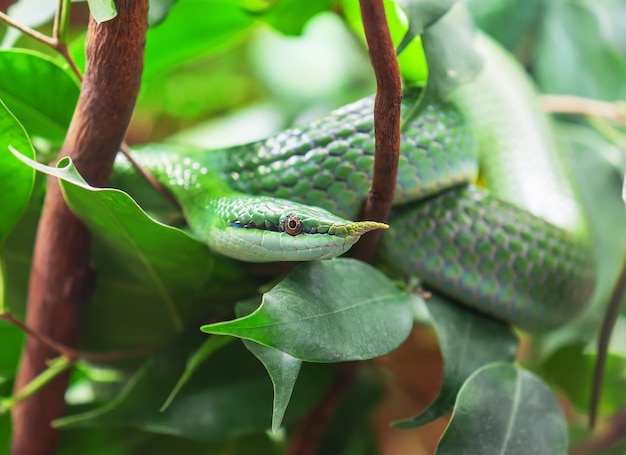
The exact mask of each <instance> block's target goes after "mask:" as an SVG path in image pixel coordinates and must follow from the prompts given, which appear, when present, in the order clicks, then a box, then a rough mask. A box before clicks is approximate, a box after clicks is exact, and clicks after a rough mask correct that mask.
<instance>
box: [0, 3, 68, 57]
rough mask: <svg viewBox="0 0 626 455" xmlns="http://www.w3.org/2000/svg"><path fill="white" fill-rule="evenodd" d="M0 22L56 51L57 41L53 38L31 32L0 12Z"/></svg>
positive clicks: (34, 31) (31, 30)
mask: <svg viewBox="0 0 626 455" xmlns="http://www.w3.org/2000/svg"><path fill="white" fill-rule="evenodd" d="M0 20H1V21H2V22H4V23H6V24H7V25H9V26H11V27H13V28H16V29H18V30H19V31H20V32H22V33H23V34H25V35H27V36H30V37H31V38H33V39H35V40H37V41H39V42H40V43H43V44H45V45H46V46H49V47H51V48H53V49H56V46H57V41H56V40H55V39H54V38H50V37H49V36H47V35H44V34H43V33H41V32H38V31H37V30H33V29H32V28H30V27H27V26H25V25H22V24H20V23H19V22H17V21H16V20H14V19H12V18H11V17H10V16H9V15H7V14H5V13H3V12H2V11H0Z"/></svg>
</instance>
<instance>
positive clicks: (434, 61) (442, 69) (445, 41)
mask: <svg viewBox="0 0 626 455" xmlns="http://www.w3.org/2000/svg"><path fill="white" fill-rule="evenodd" d="M422 43H423V45H424V54H425V55H426V61H427V62H428V74H429V76H428V91H429V92H430V93H432V94H433V95H435V96H436V97H437V98H439V99H446V97H447V95H448V93H450V92H451V91H453V90H454V89H455V88H457V87H458V86H460V85H462V84H464V83H466V82H469V81H471V80H472V79H473V78H474V76H476V74H478V72H479V71H480V70H481V68H482V59H481V57H480V56H479V55H478V53H477V52H476V50H475V49H474V25H473V23H472V20H471V18H470V16H469V13H468V12H467V10H466V9H465V8H461V7H457V8H454V9H452V10H451V11H450V12H449V13H448V14H446V15H445V16H444V17H443V18H441V19H440V20H439V21H437V23H435V24H434V25H433V26H432V27H429V28H428V29H427V30H426V31H425V32H424V34H423V35H422Z"/></svg>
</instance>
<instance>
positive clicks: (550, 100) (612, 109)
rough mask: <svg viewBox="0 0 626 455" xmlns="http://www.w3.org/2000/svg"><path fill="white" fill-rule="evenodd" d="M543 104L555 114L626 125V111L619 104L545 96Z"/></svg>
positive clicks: (565, 96)
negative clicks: (601, 119)
mask: <svg viewBox="0 0 626 455" xmlns="http://www.w3.org/2000/svg"><path fill="white" fill-rule="evenodd" d="M541 103H542V105H543V109H544V110H545V111H546V112H551V113H553V114H575V115H591V116H593V117H602V118H605V119H608V120H611V121H613V122H615V123H618V124H620V125H626V109H625V108H624V106H621V105H620V104H618V103H609V102H606V101H600V100H594V99H590V98H581V97H578V96H569V95H543V96H542V97H541Z"/></svg>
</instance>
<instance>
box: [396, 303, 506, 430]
mask: <svg viewBox="0 0 626 455" xmlns="http://www.w3.org/2000/svg"><path fill="white" fill-rule="evenodd" d="M426 307H427V308H428V311H429V312H430V314H431V319H432V321H433V326H434V328H435V330H436V331H437V337H438V338H439V347H440V349H441V355H442V357H443V383H442V385H441V390H440V391H439V395H438V396H437V398H436V399H435V401H434V402H433V403H432V404H431V405H430V406H429V407H428V409H427V410H426V411H424V412H423V413H422V414H420V415H418V416H416V417H414V418H412V419H408V420H404V421H401V422H396V423H394V426H395V427H397V428H412V427H418V426H421V425H425V424H427V423H429V422H432V421H433V420H435V419H438V418H439V417H441V416H442V415H444V414H447V413H448V412H450V411H452V409H453V407H454V402H455V401H456V397H457V393H458V391H459V389H460V388H461V386H462V385H463V383H464V382H465V380H466V379H467V378H468V377H469V376H470V375H471V374H472V373H474V372H475V371H476V370H477V369H479V368H480V367H482V366H483V365H486V364H488V363H492V362H497V361H508V362H512V361H513V360H515V354H516V353H517V346H518V341H517V338H516V336H515V334H514V333H513V331H512V330H511V328H510V327H508V326H506V325H505V324H503V323H500V322H498V321H496V320H495V319H493V318H490V317H488V316H484V315H482V314H480V313H478V312H476V311H473V310H471V309H469V308H467V307H464V306H462V305H461V304H455V303H453V302H451V301H449V300H447V299H445V298H444V297H441V296H438V295H433V296H432V298H431V299H429V300H428V303H427V305H426Z"/></svg>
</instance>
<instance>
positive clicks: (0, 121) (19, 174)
mask: <svg viewBox="0 0 626 455" xmlns="http://www.w3.org/2000/svg"><path fill="white" fill-rule="evenodd" d="M9 146H13V147H17V148H19V149H20V150H22V151H23V153H25V154H26V155H27V156H28V157H30V158H34V157H35V151H34V150H33V146H32V145H31V143H30V140H29V139H28V136H27V135H26V132H25V131H24V128H22V125H20V123H19V122H18V121H17V120H16V118H15V117H14V116H13V115H12V114H11V112H10V111H9V110H8V109H7V107H6V106H5V105H4V103H3V102H2V100H0V207H2V215H1V216H0V245H2V243H3V242H4V239H5V238H6V236H7V235H8V234H9V232H10V231H11V229H13V226H15V223H17V220H18V219H19V217H20V215H21V214H22V212H23V211H24V209H25V208H26V205H27V204H28V199H29V197H30V193H31V191H32V189H33V183H34V180H35V171H34V170H33V169H30V168H28V167H25V166H24V165H23V164H22V163H20V162H19V160H18V159H17V158H15V157H14V156H13V154H12V153H11V152H10V151H9ZM1 299H2V295H0V300H1ZM0 307H1V305H0Z"/></svg>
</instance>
